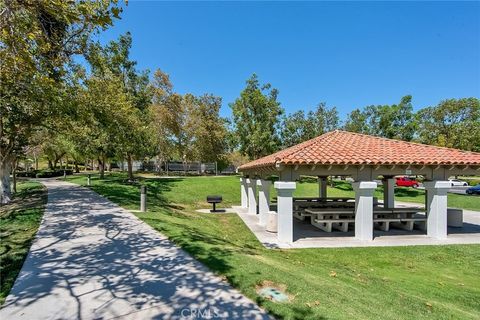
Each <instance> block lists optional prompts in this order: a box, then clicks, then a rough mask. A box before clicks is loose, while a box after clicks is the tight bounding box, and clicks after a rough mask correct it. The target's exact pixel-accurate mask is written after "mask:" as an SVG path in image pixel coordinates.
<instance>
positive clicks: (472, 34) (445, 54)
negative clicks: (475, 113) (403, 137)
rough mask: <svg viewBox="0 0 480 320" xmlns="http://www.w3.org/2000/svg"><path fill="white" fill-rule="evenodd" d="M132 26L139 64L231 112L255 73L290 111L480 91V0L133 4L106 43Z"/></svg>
mask: <svg viewBox="0 0 480 320" xmlns="http://www.w3.org/2000/svg"><path fill="white" fill-rule="evenodd" d="M127 31H130V32H131V33H132V36H133V48H132V58H133V59H135V60H137V61H138V67H139V69H150V70H152V71H153V70H155V69H157V68H161V69H162V70H163V71H165V72H167V73H168V74H169V75H170V77H171V80H172V82H173V84H174V86H175V89H176V90H177V91H178V92H180V93H186V92H191V93H194V94H202V93H213V94H215V95H218V96H221V97H222V98H223V108H222V115H224V116H228V115H229V114H230V110H229V107H228V103H230V102H233V101H234V100H235V98H236V97H238V95H239V93H240V91H241V90H242V88H243V87H244V85H245V80H246V79H247V78H248V77H249V76H250V75H251V74H252V73H254V72H255V73H257V74H258V76H259V78H260V80H261V81H262V82H270V83H271V84H272V85H273V87H275V88H277V89H279V91H280V95H279V101H280V102H281V104H282V106H283V107H284V108H285V109H286V110H287V112H293V111H296V110H300V109H303V110H310V109H313V108H314V107H315V105H316V104H317V103H318V102H322V101H325V102H326V103H327V105H329V106H336V107H337V108H338V109H339V111H340V114H341V115H342V117H343V116H345V115H346V114H347V113H348V112H350V111H351V110H353V109H354V108H357V107H363V106H366V105H370V104H392V103H396V102H398V101H399V100H400V98H401V97H402V96H403V95H406V94H411V95H413V104H414V107H415V108H416V109H418V108H421V107H424V106H429V105H434V104H436V103H438V102H439V101H440V100H442V99H446V98H460V97H472V96H474V97H480V3H479V2H460V3H459V2H455V3H450V2H242V3H240V2H160V1H131V0H130V1H129V3H128V6H127V7H126V8H125V10H124V13H123V15H122V20H120V21H117V22H116V23H115V26H114V27H112V28H111V29H109V30H107V31H106V32H105V33H102V34H101V36H100V40H101V41H102V42H106V41H109V40H112V39H115V38H117V37H118V36H119V35H120V34H122V33H125V32H127Z"/></svg>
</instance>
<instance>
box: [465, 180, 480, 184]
mask: <svg viewBox="0 0 480 320" xmlns="http://www.w3.org/2000/svg"><path fill="white" fill-rule="evenodd" d="M467 182H468V185H470V186H476V185H477V184H480V180H476V179H471V180H467Z"/></svg>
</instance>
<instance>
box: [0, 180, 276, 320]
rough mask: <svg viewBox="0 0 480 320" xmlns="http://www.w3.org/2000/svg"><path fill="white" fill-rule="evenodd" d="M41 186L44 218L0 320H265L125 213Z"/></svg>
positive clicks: (54, 185)
mask: <svg viewBox="0 0 480 320" xmlns="http://www.w3.org/2000/svg"><path fill="white" fill-rule="evenodd" d="M44 183H45V185H47V187H48V190H49V193H48V204H47V209H46V212H45V216H44V220H43V222H42V225H41V227H40V229H39V232H38V234H37V237H36V239H35V241H34V244H33V245H32V248H31V251H30V253H29V255H28V257H27V260H26V262H25V264H24V266H23V268H22V271H21V273H20V275H19V277H18V279H17V281H16V283H15V285H14V287H13V289H12V291H11V293H10V295H9V296H8V298H7V300H6V303H5V305H4V308H3V309H2V310H1V311H0V317H1V318H2V319H100V318H101V319H110V318H118V317H121V318H122V319H129V318H131V319H191V318H192V319H193V318H196V319H199V318H224V319H267V318H269V317H268V316H267V315H266V314H265V312H263V311H262V310H261V309H259V308H258V306H257V305H255V304H254V303H253V302H252V301H250V300H248V299H247V298H245V297H244V296H242V295H241V294H239V293H238V292H237V291H236V290H234V289H232V288H231V287H230V286H229V285H228V284H226V283H225V282H223V281H221V280H220V279H219V278H218V277H216V276H214V275H213V274H212V273H210V272H209V271H207V270H206V269H205V268H204V267H203V266H202V265H201V264H200V263H198V262H197V261H195V260H194V259H192V258H191V257H190V256H188V255H187V254H185V253H184V252H183V251H182V250H180V249H179V248H177V247H176V246H174V245H173V244H172V243H171V242H170V241H168V240H167V239H166V238H164V237H162V236H161V235H160V234H158V233H157V232H156V231H154V230H153V229H151V228H150V227H148V226H147V225H145V224H144V223H143V222H141V221H140V220H138V219H137V218H136V217H134V216H133V215H132V214H131V213H129V212H127V211H125V210H123V209H121V208H119V207H118V206H116V205H114V204H112V203H111V202H109V201H106V200H105V199H104V198H102V197H100V196H99V195H97V194H96V193H94V192H92V191H90V190H88V189H85V188H80V187H77V186H74V185H72V184H69V183H65V182H61V181H45V182H44ZM199 314H200V315H201V316H199Z"/></svg>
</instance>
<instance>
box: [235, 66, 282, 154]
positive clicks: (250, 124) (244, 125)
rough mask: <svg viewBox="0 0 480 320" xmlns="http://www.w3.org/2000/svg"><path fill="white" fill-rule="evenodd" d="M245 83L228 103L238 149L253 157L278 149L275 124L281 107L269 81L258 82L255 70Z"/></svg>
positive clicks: (277, 123) (276, 124) (277, 122)
mask: <svg viewBox="0 0 480 320" xmlns="http://www.w3.org/2000/svg"><path fill="white" fill-rule="evenodd" d="M246 84H247V85H246V87H245V89H244V90H243V91H242V92H241V93H240V97H239V98H237V99H236V100H235V102H234V103H231V104H230V107H231V108H232V111H233V121H234V130H235V133H236V135H237V136H238V143H239V147H240V152H242V154H245V155H248V157H249V158H251V159H257V158H259V157H262V156H265V155H268V154H270V153H272V152H274V151H276V150H277V149H278V147H279V145H280V139H279V135H278V125H279V118H280V116H281V115H282V114H283V109H282V108H281V107H280V103H279V102H278V101H277V97H278V90H277V89H272V87H271V85H270V84H269V83H267V84H264V85H260V83H259V81H258V77H257V75H256V74H253V75H252V76H251V77H250V78H249V79H248V80H247V81H246Z"/></svg>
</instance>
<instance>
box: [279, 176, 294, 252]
mask: <svg viewBox="0 0 480 320" xmlns="http://www.w3.org/2000/svg"><path fill="white" fill-rule="evenodd" d="M274 187H275V189H277V206H278V208H277V219H278V233H277V237H278V242H279V243H286V244H291V243H292V242H293V191H294V190H295V188H296V183H295V182H284V181H277V182H275V183H274Z"/></svg>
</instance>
